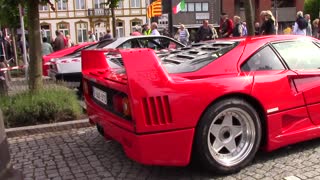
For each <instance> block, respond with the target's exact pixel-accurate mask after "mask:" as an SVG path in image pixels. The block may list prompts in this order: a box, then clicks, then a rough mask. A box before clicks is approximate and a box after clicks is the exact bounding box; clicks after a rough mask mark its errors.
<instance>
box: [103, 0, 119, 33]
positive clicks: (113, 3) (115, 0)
mask: <svg viewBox="0 0 320 180" xmlns="http://www.w3.org/2000/svg"><path fill="white" fill-rule="evenodd" d="M120 1H122V0H108V1H107V2H106V3H101V4H103V5H105V6H108V7H109V8H110V10H111V17H112V32H113V37H116V14H115V12H114V10H115V9H116V8H117V7H119V2H120Z"/></svg>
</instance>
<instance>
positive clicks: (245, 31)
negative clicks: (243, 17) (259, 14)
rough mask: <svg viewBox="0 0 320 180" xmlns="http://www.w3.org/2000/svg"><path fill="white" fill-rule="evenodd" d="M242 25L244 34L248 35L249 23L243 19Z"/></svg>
mask: <svg viewBox="0 0 320 180" xmlns="http://www.w3.org/2000/svg"><path fill="white" fill-rule="evenodd" d="M241 26H242V36H248V28H247V23H246V22H245V21H243V22H242V23H241Z"/></svg>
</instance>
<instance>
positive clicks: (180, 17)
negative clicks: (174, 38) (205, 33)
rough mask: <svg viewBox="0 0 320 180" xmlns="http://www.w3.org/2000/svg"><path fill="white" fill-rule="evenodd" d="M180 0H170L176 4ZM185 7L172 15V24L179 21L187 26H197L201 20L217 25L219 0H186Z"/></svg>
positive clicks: (176, 23) (200, 23) (177, 23)
mask: <svg viewBox="0 0 320 180" xmlns="http://www.w3.org/2000/svg"><path fill="white" fill-rule="evenodd" d="M180 1H181V0H172V6H176V5H177V4H178V3H179V2H180ZM185 2H186V3H185V9H184V10H183V11H181V12H179V13H178V14H174V15H173V16H172V19H173V20H172V21H173V25H179V24H180V23H182V24H185V25H187V26H194V27H199V26H200V25H202V21H203V20H209V22H210V24H214V25H218V23H219V21H220V9H221V0H210V1H208V0H186V1H185Z"/></svg>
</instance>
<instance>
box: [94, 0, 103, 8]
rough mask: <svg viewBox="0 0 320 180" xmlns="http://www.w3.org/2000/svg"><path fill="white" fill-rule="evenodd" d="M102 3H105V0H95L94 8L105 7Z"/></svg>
mask: <svg viewBox="0 0 320 180" xmlns="http://www.w3.org/2000/svg"><path fill="white" fill-rule="evenodd" d="M101 3H104V0H94V8H95V9H100V8H104V7H103V6H104V5H102V4H101Z"/></svg>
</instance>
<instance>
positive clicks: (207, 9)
mask: <svg viewBox="0 0 320 180" xmlns="http://www.w3.org/2000/svg"><path fill="white" fill-rule="evenodd" d="M202 11H209V3H202Z"/></svg>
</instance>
